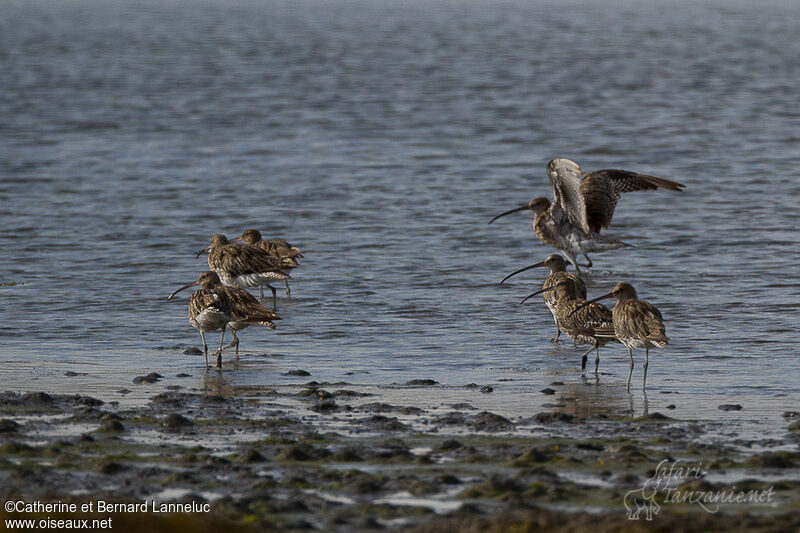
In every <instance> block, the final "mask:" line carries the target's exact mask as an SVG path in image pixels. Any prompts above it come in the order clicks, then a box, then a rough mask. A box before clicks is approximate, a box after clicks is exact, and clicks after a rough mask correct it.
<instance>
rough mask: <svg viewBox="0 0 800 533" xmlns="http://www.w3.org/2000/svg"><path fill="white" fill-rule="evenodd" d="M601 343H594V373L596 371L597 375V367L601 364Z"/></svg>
mask: <svg viewBox="0 0 800 533" xmlns="http://www.w3.org/2000/svg"><path fill="white" fill-rule="evenodd" d="M599 344H600V343H595V345H594V353H595V357H594V373H595V375H597V367H599V366H600V346H599Z"/></svg>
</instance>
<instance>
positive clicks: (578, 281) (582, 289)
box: [567, 272, 586, 300]
mask: <svg viewBox="0 0 800 533" xmlns="http://www.w3.org/2000/svg"><path fill="white" fill-rule="evenodd" d="M567 275H568V276H569V277H570V278H572V281H574V282H575V288H576V289H578V298H580V299H582V300H585V299H586V283H585V282H584V281H583V278H582V277H580V276H578V275H576V274H573V273H572V272H567Z"/></svg>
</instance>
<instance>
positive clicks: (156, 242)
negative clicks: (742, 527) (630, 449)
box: [0, 0, 800, 432]
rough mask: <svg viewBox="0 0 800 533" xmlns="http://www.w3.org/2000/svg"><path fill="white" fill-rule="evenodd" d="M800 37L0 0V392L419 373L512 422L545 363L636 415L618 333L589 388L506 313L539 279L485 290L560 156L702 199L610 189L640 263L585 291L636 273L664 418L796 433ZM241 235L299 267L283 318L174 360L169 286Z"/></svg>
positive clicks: (587, 5) (603, 20)
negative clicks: (256, 231)
mask: <svg viewBox="0 0 800 533" xmlns="http://www.w3.org/2000/svg"><path fill="white" fill-rule="evenodd" d="M798 34H800V6H799V5H798V4H796V3H792V2H785V3H782V2H774V3H773V2H767V3H758V5H756V4H755V3H753V4H746V3H742V4H739V3H736V2H721V1H720V2H700V3H696V4H692V5H689V4H688V3H684V2H647V1H645V2H634V1H623V2H610V1H609V2H602V1H597V2H513V1H512V2H478V1H446V2H435V3H434V2H422V1H412V2H388V1H383V0H378V1H366V0H365V1H345V2H323V1H304V0H301V1H298V2H250V1H239V0H234V1H227V2H206V1H187V2H178V1H168V2H161V1H159V2H155V1H153V2H133V1H122V2H101V1H91V0H89V1H65V2H44V1H39V0H25V1H13V0H12V1H7V2H4V3H3V7H2V10H0V65H2V71H3V74H2V76H0V117H1V118H0V180H2V188H0V220H2V227H3V231H2V232H1V233H0V248H2V251H3V253H2V255H0V283H3V284H4V286H2V287H0V306H1V307H2V311H1V314H0V359H2V364H1V365H0V380H1V381H2V389H11V390H51V391H76V390H80V391H83V392H86V393H92V394H95V395H98V396H101V397H104V398H110V399H119V400H122V398H123V396H121V395H119V394H118V393H117V392H116V391H117V390H118V389H120V388H123V387H128V388H132V389H135V390H134V393H132V394H131V395H130V396H127V398H128V399H129V400H135V399H137V398H139V399H142V400H143V399H145V398H146V397H147V396H149V395H151V394H153V393H154V392H153V391H157V390H161V389H159V386H163V385H164V384H165V383H169V380H167V381H165V382H164V383H162V385H159V386H150V387H147V388H142V387H141V386H134V385H132V384H131V378H132V377H134V376H136V375H139V374H142V373H147V372H150V371H156V372H159V373H161V374H164V375H167V376H174V375H175V374H176V373H177V372H181V371H186V372H189V373H190V374H191V375H192V378H191V381H193V383H192V384H190V385H194V386H197V387H199V386H202V385H203V384H206V385H207V384H208V383H207V382H208V381H209V379H211V380H212V381H213V382H214V383H217V384H219V382H220V381H221V382H222V383H223V384H224V385H225V386H228V385H233V386H236V385H251V384H275V385H288V384H292V383H298V384H299V383H303V382H305V381H308V380H309V379H316V380H318V381H323V380H330V381H340V380H341V381H347V382H350V383H355V384H362V385H365V386H370V387H373V386H378V387H386V386H389V385H391V384H392V383H404V382H405V381H407V380H409V379H412V378H431V379H435V380H437V381H439V382H440V383H441V384H442V387H441V390H440V393H441V394H445V395H446V394H449V393H448V392H447V391H456V392H457V394H456V392H452V394H456V395H457V396H458V395H464V396H467V395H471V396H470V398H471V399H470V401H472V402H473V403H475V404H476V405H482V406H485V407H487V408H490V409H492V410H495V411H497V412H505V413H511V414H520V413H524V412H528V411H532V410H536V409H537V408H538V407H539V405H540V404H541V402H544V401H547V399H548V397H546V396H544V395H542V394H541V393H539V392H538V391H539V390H540V389H541V388H542V387H544V386H547V385H548V384H549V383H550V382H551V381H553V380H560V381H563V382H565V383H566V385H565V390H564V392H563V394H568V395H570V396H571V397H574V398H577V400H578V408H583V409H588V408H592V406H603V405H606V406H609V407H610V408H617V407H619V408H626V407H628V406H629V404H631V405H633V406H634V409H636V410H641V409H642V406H643V404H644V400H645V397H643V395H642V392H641V391H640V390H638V389H639V385H640V383H641V366H640V365H639V366H637V369H636V374H635V375H634V386H635V389H636V390H635V391H633V393H632V397H629V396H628V395H627V394H626V393H625V390H624V380H625V378H626V375H627V352H626V350H625V349H624V348H622V347H619V346H617V347H614V346H609V347H607V348H605V349H603V350H601V356H602V360H601V366H600V368H601V370H602V371H603V374H602V375H601V376H600V377H599V379H597V380H595V379H594V377H593V376H592V375H587V376H585V377H582V376H581V374H580V372H579V370H578V366H579V362H578V359H579V353H580V351H579V349H576V348H573V347H572V346H571V345H570V344H568V343H564V344H558V345H555V344H552V343H550V342H549V341H548V339H549V337H550V335H551V334H552V331H551V330H552V318H551V316H550V314H549V313H548V311H547V310H546V308H545V307H544V306H543V304H542V303H541V302H540V301H533V302H532V303H530V304H528V305H525V306H518V305H517V303H518V302H519V300H520V299H521V298H522V297H523V296H525V295H527V294H528V293H529V292H531V291H532V290H534V289H535V288H537V287H538V285H539V284H540V283H541V279H542V278H543V276H544V273H543V272H529V273H527V274H526V275H525V276H518V277H516V278H514V280H513V283H510V284H507V285H504V286H502V287H500V286H498V285H497V282H498V281H499V280H500V279H502V278H503V276H504V275H505V274H507V273H508V272H510V271H512V270H514V269H516V268H519V267H521V266H523V265H525V264H528V263H532V262H535V261H539V260H541V259H543V258H544V257H545V256H546V255H547V254H549V253H551V251H552V250H551V249H550V248H548V247H547V246H545V245H544V244H542V243H540V242H539V241H538V240H537V239H536V238H535V236H534V234H533V232H532V230H531V227H530V215H526V214H517V215H515V216H509V217H505V218H503V219H501V220H498V221H497V222H496V223H494V224H492V225H491V226H489V225H487V222H488V220H489V219H490V218H491V217H492V216H493V215H495V214H497V213H499V212H501V211H504V210H506V209H509V208H511V207H514V206H516V205H519V204H521V203H524V202H527V201H528V200H529V199H530V198H531V197H533V196H538V195H548V196H549V195H550V194H551V191H550V188H549V183H548V181H547V178H546V176H545V173H544V166H545V164H546V163H547V161H548V159H550V158H551V157H555V156H561V157H569V158H572V159H575V160H576V161H578V162H579V163H580V164H581V165H582V167H583V168H584V169H585V170H592V169H598V168H608V167H621V168H628V169H632V170H639V171H644V172H649V173H652V174H656V175H659V176H663V177H666V178H671V179H674V180H677V181H680V182H682V183H685V184H686V185H687V188H686V190H685V192H683V193H680V194H678V193H673V192H668V191H658V192H647V193H634V194H630V195H627V196H625V197H624V198H623V200H622V201H621V202H620V205H619V208H618V210H617V213H616V215H615V216H616V218H615V220H614V223H613V224H612V227H611V229H610V233H611V234H613V235H615V236H617V237H619V238H622V239H624V240H625V241H627V242H630V243H631V244H634V245H635V248H632V249H625V250H618V251H614V252H608V253H605V254H597V255H594V256H593V257H592V259H593V260H594V262H595V267H594V268H593V269H592V271H591V274H590V276H589V278H588V285H589V293H590V295H598V294H600V293H601V292H606V291H607V290H609V289H610V288H611V287H613V285H614V284H615V283H616V282H618V281H621V280H627V281H630V282H631V283H633V284H634V285H635V286H636V288H637V289H638V291H639V295H640V296H641V297H644V298H646V299H647V300H649V301H651V302H652V303H654V304H656V305H657V306H658V307H659V308H660V309H661V311H662V312H663V314H664V316H665V320H666V323H667V333H668V335H669V336H670V337H671V338H672V342H671V343H670V345H669V346H668V347H667V348H666V349H663V350H654V351H653V352H652V354H651V355H652V357H651V366H650V372H649V388H648V393H647V397H646V399H647V400H648V402H649V408H650V409H651V410H653V409H658V410H662V411H663V409H664V408H665V407H666V405H668V404H674V405H675V406H676V410H675V411H674V414H673V416H676V417H680V418H693V417H698V418H703V419H716V418H722V419H725V418H726V417H728V418H730V419H734V418H735V419H737V420H748V421H750V422H751V423H752V424H753V427H754V428H756V429H757V430H758V431H768V430H774V431H777V432H780V431H783V430H782V429H781V428H782V427H783V425H782V420H781V418H780V414H781V413H782V412H783V411H784V410H787V409H789V408H790V407H792V406H796V405H797V403H798V399H800V378H799V377H798V375H799V374H798V371H797V361H798V359H797V343H796V339H795V337H796V334H795V333H796V330H797V327H798V312H799V311H800V303H799V302H800V298H799V296H800V290H799V288H800V280H799V279H798V276H799V274H800V243H799V242H798V236H797V228H798V222H799V221H798V213H800V170H798V169H799V168H800V167H798V161H800V106H798V101H800V95H799V94H798V90H797V81H798V74H799V73H800V40H798V39H797V35H798ZM249 227H255V228H260V229H261V230H262V232H263V233H264V234H265V236H268V237H272V236H281V237H284V238H287V239H289V240H290V241H291V242H293V243H295V244H298V245H299V246H301V247H302V248H303V249H304V251H305V259H304V260H303V261H302V266H301V267H300V268H298V269H296V270H295V271H294V273H293V277H294V278H295V280H294V282H293V285H292V287H293V292H292V298H291V299H286V298H285V296H283V294H282V292H279V295H281V296H282V297H281V298H280V300H279V302H278V308H279V312H280V314H281V315H282V316H283V318H284V320H283V321H282V322H280V324H279V329H278V330H277V331H275V332H271V331H267V330H257V329H254V328H251V329H248V330H246V331H244V332H243V333H242V335H241V338H242V349H243V352H244V355H243V357H242V359H241V361H240V363H239V364H238V365H234V364H230V365H226V368H225V369H224V370H223V372H222V375H221V376H220V375H218V374H217V372H216V370H213V371H211V372H210V373H209V374H213V377H211V376H210V375H209V374H206V373H205V372H204V368H203V363H202V357H197V356H190V355H184V354H183V351H184V350H185V349H186V348H187V347H188V346H194V345H197V344H198V342H199V338H198V335H197V333H196V331H195V330H194V329H192V328H191V326H190V325H189V324H188V321H187V320H186V301H187V297H188V292H186V293H185V294H184V296H183V297H182V298H179V299H178V300H177V301H175V300H173V301H167V300H166V299H165V297H166V296H167V295H168V294H169V293H170V292H172V291H173V290H174V289H176V288H178V287H179V286H180V285H183V284H185V283H187V282H189V281H191V280H193V279H195V278H196V276H197V274H198V273H199V272H200V271H201V270H203V269H204V262H203V259H202V258H200V259H195V258H194V254H195V253H196V252H197V251H198V250H199V249H200V248H202V247H203V246H205V245H206V244H207V242H208V238H209V237H210V236H211V235H212V234H213V233H217V232H222V233H226V234H228V235H229V236H234V235H238V234H239V233H240V232H241V231H242V230H243V229H245V228H249ZM14 283H16V285H11V284H14ZM210 338H211V339H212V342H215V341H213V339H216V338H217V337H216V334H212V335H211V336H210ZM639 361H641V357H640V358H639ZM296 368H304V369H306V370H308V371H310V372H311V374H312V377H311V378H297V377H288V376H284V375H283V373H285V372H286V371H288V370H292V369H296ZM67 371H72V372H78V373H85V375H79V376H74V377H67V376H65V375H64V374H65V372H67ZM512 380H513V381H512ZM184 381H185V380H184ZM472 382H475V383H478V384H479V385H491V386H493V387H494V388H495V392H494V393H492V394H486V395H481V394H479V393H477V392H475V391H474V390H469V389H463V386H464V385H466V384H468V383H472ZM184 384H186V383H184ZM389 389H390V390H393V389H391V387H390V388H389ZM462 389H463V392H459V391H462ZM401 392H402V390H401ZM398 394H399V393H398ZM414 394H416V392H415V393H414ZM431 394H435V392H432V393H431ZM549 398H552V397H549ZM723 403H738V404H741V405H742V406H743V407H744V409H743V410H742V411H740V412H733V413H725V412H722V411H719V410H718V409H717V405H719V404H723Z"/></svg>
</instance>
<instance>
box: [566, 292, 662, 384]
mask: <svg viewBox="0 0 800 533" xmlns="http://www.w3.org/2000/svg"><path fill="white" fill-rule="evenodd" d="M605 298H616V299H617V304H616V305H615V306H614V310H613V311H612V315H613V318H614V335H616V337H617V339H619V342H621V343H622V344H624V345H625V347H626V348H628V356H629V357H630V360H631V368H630V371H629V372H628V383H627V385H626V387H625V388H626V389H627V390H628V391H630V389H631V376H632V375H633V350H634V349H636V348H644V376H643V377H642V390H645V389H646V388H647V366H648V364H649V362H650V361H649V359H650V348H655V347H658V348H663V347H664V346H666V345H667V343H668V342H669V337H667V335H666V333H665V328H664V319H663V317H662V316H661V311H659V310H658V309H657V308H656V306H654V305H653V304H651V303H649V302H646V301H644V300H640V299H638V298H637V297H636V289H634V288H633V286H632V285H631V284H630V283H618V284H617V286H616V287H614V290H613V291H611V292H609V293H608V294H604V295H602V296H598V297H597V298H595V299H594V300H589V302H587V304H584V305H590V304H592V302H596V301H598V300H603V299H605ZM574 312H575V313H576V316H577V314H579V313H580V308H578V309H576V310H575V311H574Z"/></svg>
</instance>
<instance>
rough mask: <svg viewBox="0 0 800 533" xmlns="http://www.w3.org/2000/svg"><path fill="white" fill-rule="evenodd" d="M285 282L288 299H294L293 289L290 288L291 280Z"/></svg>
mask: <svg viewBox="0 0 800 533" xmlns="http://www.w3.org/2000/svg"><path fill="white" fill-rule="evenodd" d="M283 282H284V283H286V297H287V298H291V297H292V289H290V288H289V280H288V279H285V280H283Z"/></svg>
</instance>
